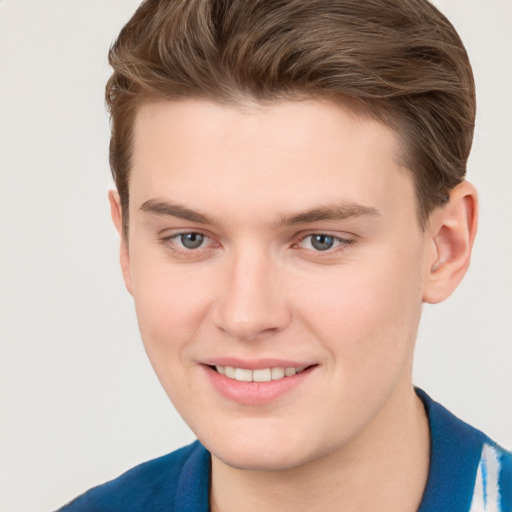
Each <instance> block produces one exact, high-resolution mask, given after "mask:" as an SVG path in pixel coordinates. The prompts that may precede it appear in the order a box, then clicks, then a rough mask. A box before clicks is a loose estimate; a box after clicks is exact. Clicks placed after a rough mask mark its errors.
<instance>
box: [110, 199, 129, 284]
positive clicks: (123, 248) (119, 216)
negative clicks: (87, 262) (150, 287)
mask: <svg viewBox="0 0 512 512" xmlns="http://www.w3.org/2000/svg"><path fill="white" fill-rule="evenodd" d="M108 200H109V203H110V214H111V216H112V222H113V223H114V226H115V228H116V230H117V232H118V233H119V238H120V247H119V260H120V263H121V271H122V273H123V278H124V283H125V285H126V289H127V290H128V291H129V292H130V294H132V284H131V274H130V253H129V250H128V241H127V236H128V234H127V233H124V227H123V210H122V208H121V199H120V197H119V194H118V192H117V191H116V190H109V192H108Z"/></svg>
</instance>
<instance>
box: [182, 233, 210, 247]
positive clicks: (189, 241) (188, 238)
mask: <svg viewBox="0 0 512 512" xmlns="http://www.w3.org/2000/svg"><path fill="white" fill-rule="evenodd" d="M176 238H177V239H178V240H179V243H180V244H181V245H182V246H183V247H184V248H185V249H197V248H198V247H201V246H202V245H203V243H204V241H205V238H206V237H205V236H204V235H203V234H201V233H182V234H180V235H176Z"/></svg>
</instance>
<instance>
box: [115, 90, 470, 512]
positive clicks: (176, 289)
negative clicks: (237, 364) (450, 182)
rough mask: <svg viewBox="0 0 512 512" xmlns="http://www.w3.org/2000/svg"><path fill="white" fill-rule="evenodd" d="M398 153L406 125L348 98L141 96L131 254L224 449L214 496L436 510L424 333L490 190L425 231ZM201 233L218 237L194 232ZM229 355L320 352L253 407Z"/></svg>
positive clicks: (459, 203) (137, 287) (277, 503)
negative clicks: (259, 100)
mask: <svg viewBox="0 0 512 512" xmlns="http://www.w3.org/2000/svg"><path fill="white" fill-rule="evenodd" d="M398 156H399V147H398V144H397V138H396V135H395V133H394V132H393V131H392V130H390V129H389V128H388V127H386V126H384V125H383V124H381V123H379V122H377V121H375V120H373V119H371V118H368V117H361V116H360V115H356V114H355V113H353V112H352V111H350V110H349V109H348V108H347V107H344V106H343V105H338V104H337V105H335V104H333V103H329V102H320V101H314V100H303V101H293V102H292V101H289V102H279V103H275V104H272V105H266V106H262V105H257V104H246V105H243V106H239V107H232V106H230V107H228V106H220V105H217V104H214V103H210V102H206V101H198V100H186V101H180V102H160V103H151V104H146V105H143V106H142V107H141V108H140V110H139V111H138V114H137V116H136V121H135V127H134V153H133V167H132V170H131V177H130V211H129V230H128V233H124V236H122V237H121V265H122V269H123V275H124V278H125V282H126V286H127V288H128V290H129V292H130V293H131V294H132V295H133V298H134V301H135V306H136V310H137V317H138V320H139V326H140V330H141V335H142V339H143V342H144V345H145V348H146V351H147V354H148V356H149V359H150V360H151V363H152V365H153V367H154V369H155V371H156V373H157V375H158V377H159V379H160V381H161V383H162V385H163V387H164V389H165V390H166V392H167V394H168V395H169V397H170V399H171V400H172V402H173V403H174V405H175V406H176V408H177V410H178V411H179V412H180V414H181V415H182V416H183V418H184V420H185V421H186V422H187V424H188V425H189V426H190V427H191V428H192V430H193V431H194V432H195V433H196V435H197V436H198V438H199V439H200V440H201V442H202V443H203V444H204V445H205V446H206V447H207V448H208V449H209V450H210V451H211V453H212V486H211V508H212V510H213V511H223V512H229V511H231V510H237V511H252V510H261V509H262V507H266V508H265V510H289V509H291V507H292V508H293V510H327V511H329V510H339V506H340V503H342V504H343V509H344V510H348V511H350V510H396V511H402V510H403V511H413V510H416V509H417V507H418V505H419V503H420V501H421V495H422V493H423V490H424V486H425V482H426V478H427V474H428V458H429V434H428V425H427V420H426V418H425V413H424V410H423V407H422V405H421V403H420V402H419V400H418V398H417V397H416V395H415V393H414V390H413V386H412V359H413V350H414V343H415V339H416V332H417V328H418V323H419V319H420V315H421V307H422V303H423V302H439V301H441V300H444V298H446V297H447V296H448V295H449V294H450V293H451V292H452V291H453V289H454V288H455V287H456V286H457V284H458V283H459V281H460V280H461V279H462V277H463V275H464V273H465V271H466V269H467V266H468V263H469V256H470V252H471V246H472V243H473V239H474V235H475V231H476V193H475V191H474V188H473V187H472V186H471V185H470V184H469V183H466V182H465V183H462V184H461V185H459V186H458V187H457V188H456V189H454V190H453V191H452V194H451V199H450V202H449V204H448V205H447V206H446V207H444V208H442V209H438V210H436V211H435V212H433V214H432V215H431V218H430V219H429V222H428V225H427V228H426V229H425V230H422V229H421V228H420V226H419V223H418V219H417V216H416V202H415V201H416V198H415V195H414V187H413V182H412V178H411V174H410V172H409V171H408V170H407V169H403V168H401V167H400V164H399V163H398V162H399V158H398ZM110 201H111V207H112V216H113V219H114V223H115V225H116V226H117V228H118V230H119V231H120V232H121V230H122V218H121V209H120V206H119V198H118V197H117V194H116V193H115V192H111V194H110ZM155 205H156V206H155ZM177 207H178V208H177ZM312 210H314V211H315V212H314V213H315V215H313V214H312V213H311V211H312ZM326 211H328V212H329V215H326V213H325V212H326ZM183 212H185V214H183ZM304 212H309V214H308V215H305V214H304ZM179 217H187V218H179ZM182 233H200V234H202V235H204V236H205V238H204V242H203V244H202V245H200V246H199V247H198V248H196V249H187V248H185V247H184V246H183V244H182V243H181V240H182V239H181V238H180V234H182ZM313 234H327V235H330V236H332V237H333V239H334V240H335V242H334V245H333V247H332V248H331V249H328V250H327V251H318V250H316V249H315V247H314V246H313V245H312V238H311V235H313ZM222 357H236V358H239V359H240V360H243V361H249V362H250V361H255V360H260V359H262V358H278V359H286V360H293V361H301V362H306V363H307V364H308V365H314V368H313V369H312V370H311V371H309V373H308V374H307V375H306V376H305V378H304V379H303V381H302V382H301V383H300V385H298V386H296V387H295V388H293V389H292V390H291V391H289V392H287V393H285V394H284V395H283V396H280V397H278V399H276V400H273V401H271V402H270V403H267V404H263V405H248V404H240V403H237V402H234V401H232V400H229V399H227V398H225V397H224V396H221V395H220V394H219V393H218V391H217V390H216V389H214V387H213V386H212V385H211V382H210V380H209V379H208V378H207V369H206V368H207V367H206V366H205V362H209V361H212V360H216V358H222ZM368 489H372V492H371V493H369V492H368Z"/></svg>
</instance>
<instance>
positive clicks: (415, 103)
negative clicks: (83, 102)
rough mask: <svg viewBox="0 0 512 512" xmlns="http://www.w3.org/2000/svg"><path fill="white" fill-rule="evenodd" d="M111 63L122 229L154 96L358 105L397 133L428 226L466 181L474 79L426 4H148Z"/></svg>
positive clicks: (333, 0) (448, 28)
mask: <svg viewBox="0 0 512 512" xmlns="http://www.w3.org/2000/svg"><path fill="white" fill-rule="evenodd" d="M109 62H110V65H111V66H112V68H113V74H112V76H111V77H110V80H109V81H108V84H107V88H106V100H107V105H108V108H109V109H110V113H111V128H112V136H111V141H110V166H111V169H112V174H113V176H114V179H115V182H116V186H117V189H118V192H119V194H120V197H121V205H122V210H123V219H124V222H125V224H124V226H125V228H126V227H127V224H126V223H127V219H128V202H129V194H128V184H129V175H130V160H131V151H132V130H133V124H134V119H135V114H136V110H137V107H138V106H139V105H141V104H142V103H144V102H147V101H152V100H155V99H168V100H179V99H184V98H197V99H209V100H213V101H216V102H221V103H241V102H243V101H244V99H247V98H250V99H252V100H256V101H259V102H268V101H276V100H285V99H294V98H298V97H304V96H307V97H313V98H315V97H317V98H328V99H333V100H335V101H336V100H338V99H343V98H346V97H347V96H348V97H350V98H352V99H355V100H356V101H357V102H358V103H362V104H363V106H364V107H365V108H366V109H367V110H368V111H369V112H370V113H371V114H372V115H374V116H375V117H376V118H378V119H380V120H381V121H384V122H385V123H386V124H388V125H389V126H391V127H392V128H393V129H395V131H396V132H397V134H398V136H399V139H400V141H401V146H402V159H403V164H404V165H405V166H406V167H407V168H408V169H409V170H410V171H411V172H412V174H413V176H414V183H415V187H416V196H417V204H418V217H419V220H420V224H421V225H422V226H424V224H425V222H426V220H427V219H428V216H429V214H430V213H431V211H432V210H433V209H434V208H435V207H437V206H439V205H442V204H444V203H445V202H446V201H447V199H448V197H449V192H450V190H451V189H452V188H453V187H455V186H456V185H457V184H458V183H460V182H461V181H463V180H464V176H465V173H466V163H467V158H468V156H469V151H470V149H471V143H472V138H473V128H474V120H475V90H474V81H473V74H472V70H471V66H470V63H469V60H468V56H467V54H466V51H465V49H464V45H463V44H462V41H461V40H460V38H459V36H458V34H457V32H456V31H455V29H454V27H453V26H452V25H451V23H450V22H449V21H448V20H447V19H446V18H445V17H444V16H443V15H442V14H441V13H440V12H439V11H438V10H437V9H436V8H435V7H433V6H432V5H431V4H430V3H429V2H428V1H427V0H146V1H144V2H143V3H142V4H141V6H140V7H139V8H138V10H137V11H136V12H135V14H134V15H133V17H132V18H131V19H130V21H129V22H128V23H127V24H126V26H125V27H124V28H123V29H122V31H121V33H120V34H119V37H118V38H117V40H116V41H115V43H114V44H113V46H112V48H111V49H110V53H109Z"/></svg>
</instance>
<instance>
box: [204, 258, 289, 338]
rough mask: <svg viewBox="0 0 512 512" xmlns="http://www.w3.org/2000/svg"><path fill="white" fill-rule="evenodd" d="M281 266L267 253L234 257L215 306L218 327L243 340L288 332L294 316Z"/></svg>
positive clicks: (223, 277)
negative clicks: (285, 330) (286, 329)
mask: <svg viewBox="0 0 512 512" xmlns="http://www.w3.org/2000/svg"><path fill="white" fill-rule="evenodd" d="M278 267H279V266H278V265H277V264H276V263H275V262H273V261H272V259H271V257H270V256H269V255H268V254H266V253H265V251H263V250H254V251H249V250H246V251H243V252H242V253H240V254H233V255H232V257H231V259H230V260H229V263H227V265H226V272H225V273H223V276H222V277H221V279H222V284H221V285H220V290H219V291H220V293H219V295H218V298H217V300H216V303H215V304H214V306H213V313H212V316H213V320H214V322H215V324H216V326H217V327H218V328H219V329H221V330H222V331H224V332H226V333H228V334H229V335H230V336H232V337H233V338H236V339H238V340H242V341H250V340H256V339H261V338H264V337H266V336H268V335H273V334H277V333H278V332H280V331H282V330H283V329H285V328H286V327H287V326H288V324H289V323H290V320H291V317H292V314H291V311H290V304H289V303H288V301H287V299H286V294H285V289H284V287H283V281H284V279H283V274H282V272H280V269H279V268H278Z"/></svg>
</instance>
